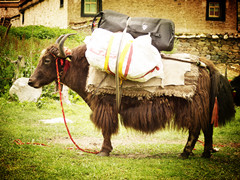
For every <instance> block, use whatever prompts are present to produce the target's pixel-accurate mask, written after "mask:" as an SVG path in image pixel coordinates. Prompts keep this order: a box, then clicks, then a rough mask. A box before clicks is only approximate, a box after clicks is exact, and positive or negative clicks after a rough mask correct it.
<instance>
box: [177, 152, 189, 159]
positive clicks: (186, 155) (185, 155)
mask: <svg viewBox="0 0 240 180" xmlns="http://www.w3.org/2000/svg"><path fill="white" fill-rule="evenodd" d="M188 156H189V154H186V153H184V152H183V153H181V154H180V155H179V157H180V158H181V159H188Z"/></svg>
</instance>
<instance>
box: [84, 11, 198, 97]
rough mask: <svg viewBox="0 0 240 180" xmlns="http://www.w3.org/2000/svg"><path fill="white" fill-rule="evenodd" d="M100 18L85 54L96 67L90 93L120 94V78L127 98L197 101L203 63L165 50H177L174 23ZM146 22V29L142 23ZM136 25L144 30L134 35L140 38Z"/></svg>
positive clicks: (110, 16)
mask: <svg viewBox="0 0 240 180" xmlns="http://www.w3.org/2000/svg"><path fill="white" fill-rule="evenodd" d="M100 15H101V19H100V21H99V23H98V28H96V29H93V33H92V35H91V36H88V37H86V39H85V41H84V42H85V43H86V46H87V50H86V52H85V56H86V58H87V60H88V62H89V64H90V68H89V76H88V79H87V84H86V90H87V91H88V92H92V93H97V94H99V93H100V94H116V93H117V91H116V90H117V89H118V88H119V87H118V85H119V84H118V83H117V82H116V81H117V80H118V78H119V79H121V80H125V81H124V83H122V84H121V91H122V92H121V95H122V96H129V97H147V98H149V97H156V96H162V95H167V96H175V97H182V98H186V99H191V98H192V97H193V95H194V93H195V90H196V82H197V80H198V67H197V66H196V65H195V64H197V63H199V57H197V56H193V55H190V54H171V55H164V54H163V53H160V52H159V49H165V50H167V49H170V50H171V49H172V47H171V46H173V39H174V34H173V32H174V29H173V28H174V24H173V22H172V21H170V20H164V23H161V22H162V21H161V20H162V19H159V20H156V18H130V17H128V16H126V15H122V14H119V13H115V12H113V11H110V10H107V11H104V12H101V13H100ZM97 16H98V15H97ZM132 19H133V20H132ZM95 20H96V19H95V18H94V21H93V22H95ZM133 22H134V23H135V24H133ZM166 22H168V23H167V25H166ZM141 23H142V26H140V25H139V24H141ZM154 23H155V26H156V27H158V31H157V30H156V27H154ZM149 24H150V25H149ZM130 25H131V26H130ZM148 25H149V26H148ZM136 26H138V27H139V29H135V30H136V31H134V32H135V33H137V31H139V32H138V34H139V36H136V35H134V36H135V37H134V36H133V35H132V34H131V32H133V30H132V27H136ZM166 27H167V28H166ZM141 28H142V29H144V33H143V30H142V29H141ZM147 29H148V31H147ZM162 29H164V30H162ZM167 29H168V31H167ZM122 31H123V32H122ZM153 31H154V33H153ZM156 32H160V35H159V38H157V39H156V38H155V39H154V38H153V35H156ZM140 34H141V35H140ZM166 37H167V38H166ZM167 39H168V40H167ZM154 41H158V42H155V43H153V42H154ZM164 41H165V42H164ZM166 42H167V43H166ZM159 43H160V44H161V43H162V44H163V45H162V46H161V48H159V47H160V46H158V47H157V46H156V44H159ZM167 44H168V45H167ZM116 72H117V73H116ZM107 74H108V75H107ZM114 76H115V77H114ZM116 76H118V77H117V78H116ZM121 82H122V81H121Z"/></svg>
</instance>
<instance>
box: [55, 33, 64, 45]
mask: <svg viewBox="0 0 240 180" xmlns="http://www.w3.org/2000/svg"><path fill="white" fill-rule="evenodd" d="M63 36H64V35H61V36H59V38H58V39H57V40H56V42H55V44H59V42H60V41H61V39H62V38H63Z"/></svg>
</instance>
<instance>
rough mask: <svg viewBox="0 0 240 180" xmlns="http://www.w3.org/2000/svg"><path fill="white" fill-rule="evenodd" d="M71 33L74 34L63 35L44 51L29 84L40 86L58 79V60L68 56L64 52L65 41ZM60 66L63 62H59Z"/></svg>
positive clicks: (35, 86)
mask: <svg viewBox="0 0 240 180" xmlns="http://www.w3.org/2000/svg"><path fill="white" fill-rule="evenodd" d="M70 35H73V34H66V35H61V36H60V37H59V38H58V39H57V41H56V43H55V44H54V45H51V46H49V47H48V48H47V49H44V50H43V51H42V54H41V56H40V60H39V63H38V65H37V68H36V69H35V71H34V73H33V74H32V75H31V77H30V79H29V81H28V85H29V86H32V87H34V88H40V87H42V86H44V85H47V84H49V83H51V82H53V81H54V80H57V72H56V60H60V59H63V60H65V59H66V58H67V56H66V54H65V52H64V42H65V40H66V39H67V37H68V36H70ZM58 66H59V69H60V66H61V64H60V63H59V62H58Z"/></svg>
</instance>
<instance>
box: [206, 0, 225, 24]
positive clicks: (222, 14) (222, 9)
mask: <svg viewBox="0 0 240 180" xmlns="http://www.w3.org/2000/svg"><path fill="white" fill-rule="evenodd" d="M210 3H219V10H220V12H219V17H211V16H210V14H209V6H210ZM225 11H226V0H207V6H206V20H207V21H225V16H226V14H225Z"/></svg>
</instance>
